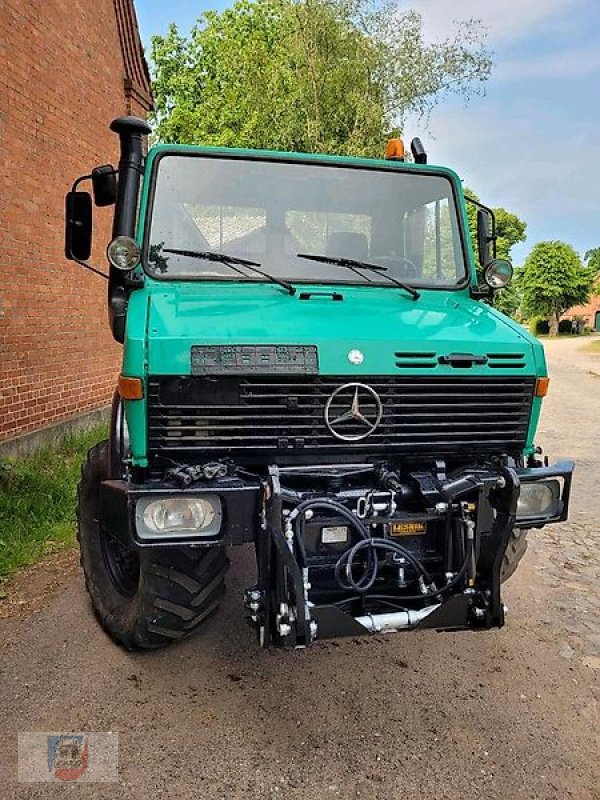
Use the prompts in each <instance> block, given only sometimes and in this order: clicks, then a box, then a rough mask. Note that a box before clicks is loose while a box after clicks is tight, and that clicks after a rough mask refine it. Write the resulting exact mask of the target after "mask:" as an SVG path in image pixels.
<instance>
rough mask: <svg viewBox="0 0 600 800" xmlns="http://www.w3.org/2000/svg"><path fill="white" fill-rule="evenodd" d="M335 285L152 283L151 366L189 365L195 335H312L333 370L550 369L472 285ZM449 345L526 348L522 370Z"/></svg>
mask: <svg viewBox="0 0 600 800" xmlns="http://www.w3.org/2000/svg"><path fill="white" fill-rule="evenodd" d="M163 286H164V284H163ZM333 288H334V289H335V290H336V291H338V292H341V293H342V294H343V297H344V300H343V301H339V302H336V301H334V300H332V299H331V298H330V297H314V296H313V297H312V298H311V299H309V300H300V299H299V294H300V292H299V293H298V294H296V295H295V296H288V295H286V294H285V293H284V292H282V291H281V290H280V289H279V288H277V287H275V286H270V285H268V284H263V283H261V284H235V283H228V284H210V285H209V284H199V283H196V284H170V285H169V286H168V287H165V288H161V289H158V287H156V286H154V287H153V291H152V292H151V293H150V294H149V295H148V349H147V358H148V372H149V373H150V374H161V375H186V374H189V373H190V371H191V366H190V363H191V360H190V350H191V347H192V346H193V345H197V344H312V345H316V346H317V348H318V351H319V369H320V372H322V373H323V374H330V375H334V374H335V375H345V374H347V375H350V376H351V375H392V374H398V371H399V367H398V366H397V363H396V362H400V363H402V364H405V363H406V366H405V367H400V369H402V371H404V372H414V373H416V374H421V373H426V374H432V372H434V373H436V374H443V373H445V372H447V373H451V374H454V375H456V374H460V372H461V371H465V372H468V374H473V372H478V373H479V374H484V373H485V374H487V373H489V374H494V375H503V374H510V373H512V374H515V372H518V374H530V375H535V374H544V370H545V364H544V361H543V353H542V350H541V347H540V346H539V343H538V342H537V340H536V339H534V338H533V337H531V336H530V335H529V334H528V333H527V332H526V331H525V330H524V329H522V328H520V327H519V326H517V325H515V324H514V323H513V322H512V321H511V320H509V319H507V318H506V317H504V316H503V315H501V314H499V313H498V312H496V311H494V310H493V309H491V308H489V307H488V306H486V305H484V304H482V303H478V302H476V301H473V300H472V299H471V298H470V297H469V296H468V294H466V293H463V292H444V291H432V290H429V291H428V290H425V291H423V292H422V294H421V298H420V299H419V300H416V301H415V300H413V299H412V298H411V297H410V296H408V295H405V294H404V293H403V292H402V290H399V289H398V290H397V289H387V288H384V289H382V288H372V287H355V286H343V287H340V286H339V285H338V286H335V287H333ZM326 290H327V287H323V286H315V287H307V286H303V287H302V288H301V291H303V292H304V291H306V292H308V291H326ZM131 316H132V315H130V317H131ZM352 349H359V350H361V351H362V353H363V354H364V360H363V362H362V363H361V364H359V365H353V364H351V363H350V362H349V361H348V352H349V351H350V350H352ZM397 353H401V354H408V355H406V356H404V355H402V356H396V354H397ZM451 353H468V354H476V355H486V356H489V355H492V356H494V355H496V356H499V355H502V354H505V355H513V356H514V355H519V356H520V357H521V358H520V359H519V361H520V363H519V366H518V367H517V369H516V370H515V367H514V363H515V360H514V359H506V360H503V359H501V358H498V357H497V358H495V359H493V358H492V359H490V361H488V364H487V365H475V366H473V367H459V368H457V367H453V366H450V365H444V364H439V363H438V357H439V356H447V355H449V354H451ZM416 354H427V358H423V357H420V356H417V357H416V358H415V355H416ZM411 356H412V359H413V360H412V362H411ZM491 363H493V365H494V366H493V367H492V366H489V364H491ZM415 364H426V366H415ZM128 366H131V367H134V365H133V364H131V365H128ZM128 374H141V373H140V372H138V371H137V370H136V371H135V372H128Z"/></svg>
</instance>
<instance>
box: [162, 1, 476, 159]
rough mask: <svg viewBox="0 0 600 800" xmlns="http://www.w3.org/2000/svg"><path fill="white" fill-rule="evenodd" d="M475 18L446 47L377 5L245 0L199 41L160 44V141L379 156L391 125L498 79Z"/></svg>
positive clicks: (407, 15) (199, 34)
mask: <svg viewBox="0 0 600 800" xmlns="http://www.w3.org/2000/svg"><path fill="white" fill-rule="evenodd" d="M483 39H484V37H483V34H482V31H481V28H480V27H479V26H478V24H477V23H475V22H473V21H472V20H470V21H468V22H465V23H464V24H462V25H461V26H459V27H457V29H456V31H455V32H454V33H453V34H452V35H451V36H449V37H448V38H447V39H446V40H445V41H443V42H439V43H435V44H431V43H428V42H426V41H425V40H424V38H423V32H422V23H421V18H420V16H419V15H418V14H416V13H415V12H412V11H399V10H398V9H397V8H395V7H393V6H391V7H387V8H384V9H382V7H381V4H379V5H378V6H373V5H371V0H237V2H236V3H235V4H234V5H233V6H232V7H231V8H228V9H226V10H224V11H222V12H216V11H209V12H206V13H204V14H203V15H202V16H201V17H200V19H199V20H198V23H197V24H196V26H195V27H194V28H193V29H192V32H191V34H190V36H189V37H184V36H182V35H181V34H180V33H179V31H178V29H177V27H176V26H175V25H171V26H170V28H169V30H168V33H167V34H166V36H164V37H163V36H155V37H153V39H152V52H151V61H152V72H153V78H154V86H153V88H154V97H155V103H156V115H155V120H154V122H155V125H156V135H157V137H158V138H159V139H160V140H162V141H166V142H180V143H195V144H200V143H201V144H212V145H236V146H243V147H256V148H274V149H283V150H297V151H307V152H329V153H343V154H349V155H369V156H371V155H380V154H381V152H382V147H383V143H384V141H385V137H386V134H387V132H388V131H389V129H390V128H391V127H392V126H393V125H395V124H398V123H400V124H401V122H402V120H403V119H404V117H405V115H406V114H407V113H409V112H416V113H418V114H426V113H428V112H429V111H430V110H431V109H432V108H433V107H434V106H435V104H436V103H437V102H439V101H440V100H441V99H442V98H443V97H444V96H445V95H446V94H448V93H458V94H462V95H463V96H468V95H469V94H471V93H473V92H475V91H477V90H478V89H479V88H480V87H481V86H483V83H484V82H485V80H486V79H487V77H488V75H489V72H490V59H489V56H488V54H487V52H486V50H485V47H484V44H483Z"/></svg>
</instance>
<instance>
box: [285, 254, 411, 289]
mask: <svg viewBox="0 0 600 800" xmlns="http://www.w3.org/2000/svg"><path fill="white" fill-rule="evenodd" d="M296 256H297V257H298V258H308V259H309V260H310V261H319V262H320V263H321V264H333V266H335V267H346V269H350V270H352V272H355V273H356V274H357V275H360V277H361V278H364V277H366V276H365V275H362V274H361V273H360V270H361V269H362V270H364V271H365V272H375V273H378V274H381V275H383V277H384V278H387V279H388V281H390V283H393V284H394V285H395V286H398V288H400V289H404V291H405V292H408V293H409V295H411V297H412V298H413V300H418V299H419V297H421V292H419V291H417V289H415V288H414V286H409V285H408V284H407V283H402V281H399V280H397V279H396V278H392V276H391V275H387V274H386V273H387V271H388V268H387V267H382V266H380V265H379V264H369V263H368V262H367V261H357V260H356V259H354V258H340V257H338V256H318V255H313V254H312V253H296ZM367 280H368V279H367Z"/></svg>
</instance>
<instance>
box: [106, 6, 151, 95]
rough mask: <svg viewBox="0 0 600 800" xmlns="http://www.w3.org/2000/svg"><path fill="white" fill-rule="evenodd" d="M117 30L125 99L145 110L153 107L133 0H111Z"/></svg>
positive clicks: (148, 74)
mask: <svg viewBox="0 0 600 800" xmlns="http://www.w3.org/2000/svg"><path fill="white" fill-rule="evenodd" d="M113 2H114V5H115V16H116V19H117V30H118V32H119V41H120V42H121V52H122V53H123V66H124V70H125V76H124V88H125V96H126V97H127V99H131V98H133V99H135V100H136V101H137V102H138V103H139V104H140V105H141V106H142V107H143V108H145V109H146V110H147V111H151V110H152V109H153V108H154V101H153V99H152V89H151V85H150V72H149V70H148V64H147V62H146V57H145V55H144V48H143V46H142V40H141V38H140V31H139V28H138V23H137V16H136V13H135V8H134V5H133V0H113Z"/></svg>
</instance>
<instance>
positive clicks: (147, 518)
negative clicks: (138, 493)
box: [136, 495, 222, 539]
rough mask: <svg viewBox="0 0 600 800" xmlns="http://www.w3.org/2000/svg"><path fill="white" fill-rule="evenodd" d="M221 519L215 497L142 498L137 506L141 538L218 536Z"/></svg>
mask: <svg viewBox="0 0 600 800" xmlns="http://www.w3.org/2000/svg"><path fill="white" fill-rule="evenodd" d="M221 516H222V512H221V501H220V499H219V498H218V497H217V496H216V495H203V496H202V497H186V496H180V497H162V498H160V499H158V500H153V499H152V498H150V497H143V498H141V499H140V500H139V501H138V503H137V507H136V530H137V533H138V536H139V537H140V539H168V538H179V537H193V536H203V537H204V536H215V535H216V534H217V533H218V532H219V530H220V529H221Z"/></svg>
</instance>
